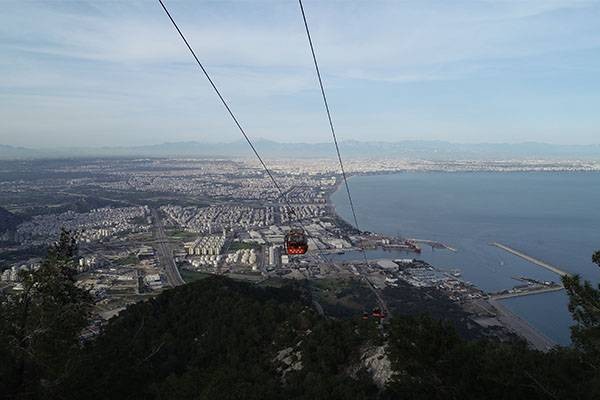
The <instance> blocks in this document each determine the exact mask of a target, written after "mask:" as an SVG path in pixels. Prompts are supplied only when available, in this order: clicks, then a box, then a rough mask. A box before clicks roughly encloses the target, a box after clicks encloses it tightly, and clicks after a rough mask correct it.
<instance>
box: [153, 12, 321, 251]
mask: <svg viewBox="0 0 600 400" xmlns="http://www.w3.org/2000/svg"><path fill="white" fill-rule="evenodd" d="M158 2H159V3H160V5H161V7H162V9H163V10H164V12H165V13H166V14H167V16H168V17H169V19H170V20H171V23H172V24H173V26H174V27H175V29H176V30H177V33H179V36H180V37H181V39H182V40H183V42H184V43H185V45H186V46H187V48H188V50H189V51H190V53H191V54H192V56H193V57H194V59H195V60H196V63H197V64H198V66H199V67H200V69H201V70H202V72H203V73H204V76H205V77H206V79H208V82H209V83H210V85H211V86H212V88H213V90H214V91H215V93H216V94H217V96H218V97H219V99H220V100H221V103H222V104H223V106H225V109H226V110H227V112H228V113H229V115H230V116H231V118H232V119H233V122H235V125H236V126H237V128H238V130H239V131H240V132H241V133H242V135H243V136H244V139H246V142H247V143H248V145H249V146H250V148H251V149H252V152H253V153H254V155H255V156H256V158H258V161H260V164H261V165H262V167H263V169H264V170H265V172H266V173H267V175H268V176H269V178H270V179H271V181H272V182H273V185H274V186H275V188H276V189H277V191H279V194H280V196H281V198H282V199H283V200H284V202H285V204H286V205H287V206H288V207H289V209H290V214H292V215H294V216H295V217H296V222H298V224H299V225H300V226H301V228H302V230H303V231H304V232H306V235H307V236H308V237H309V238H310V239H311V240H312V241H313V243H314V245H315V248H316V250H317V252H318V255H319V257H320V258H321V259H322V260H324V261H325V262H328V259H327V258H325V257H323V254H321V248H320V247H319V245H318V243H317V241H316V240H315V238H314V237H312V235H310V233H309V232H308V231H307V230H306V228H305V227H304V225H303V224H302V222H301V221H300V218H299V216H298V215H297V214H296V212H295V211H294V208H293V207H292V205H291V203H290V201H289V199H288V198H287V196H286V195H285V194H284V192H283V190H282V189H281V186H280V185H279V183H277V180H275V177H274V176H273V174H272V173H271V171H270V170H269V168H268V167H267V164H266V163H265V162H264V161H263V159H262V157H261V156H260V154H259V153H258V151H257V150H256V148H255V147H254V144H253V143H252V141H251V140H250V138H249V137H248V135H247V134H246V131H245V130H244V128H243V127H242V125H241V124H240V122H239V121H238V119H237V118H236V116H235V114H234V113H233V111H232V110H231V108H230V107H229V104H228V103H227V101H226V100H225V98H224V97H223V96H222V95H221V92H220V91H219V89H218V88H217V86H216V85H215V83H214V81H213V80H212V78H211V77H210V75H209V74H208V71H207V70H206V68H204V65H202V63H201V62H200V60H199V59H198V56H196V53H195V52H194V49H192V46H190V44H189V42H188V41H187V39H186V38H185V36H184V34H183V32H182V31H181V29H179V26H178V25H177V23H176V22H175V20H174V19H173V17H172V16H171V13H170V12H169V10H168V9H167V7H166V6H165V3H163V0H158Z"/></svg>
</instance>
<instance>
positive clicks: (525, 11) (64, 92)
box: [0, 0, 600, 147]
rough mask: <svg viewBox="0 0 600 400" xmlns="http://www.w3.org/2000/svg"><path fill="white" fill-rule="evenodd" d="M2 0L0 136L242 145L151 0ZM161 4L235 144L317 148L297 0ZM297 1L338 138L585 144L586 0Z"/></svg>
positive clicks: (592, 67)
mask: <svg viewBox="0 0 600 400" xmlns="http://www.w3.org/2000/svg"><path fill="white" fill-rule="evenodd" d="M0 2H1V6H2V13H0V77H1V78H0V144H11V145H22V146H36V147H52V146H64V145H76V146H82V145H83V146H85V145H89V146H99V145H135V144H142V143H147V144H153V143H162V142H168V141H171V142H172V141H184V140H199V141H203V140H206V141H212V142H219V141H233V140H238V139H240V134H239V132H238V131H236V129H235V126H234V125H233V123H232V122H231V120H230V119H229V117H228V116H227V114H226V113H225V111H224V110H223V108H222V106H221V105H220V104H219V102H218V100H217V98H216V97H215V95H214V93H213V92H212V91H211V89H210V87H209V86H208V83H207V82H206V81H205V78H204V77H203V76H202V75H201V74H200V73H199V71H198V70H197V66H195V64H194V63H193V60H192V59H191V56H190V55H189V54H188V53H187V50H186V49H185V47H184V45H183V43H181V41H180V39H179V38H178V36H177V34H176V32H175V31H174V30H173V28H172V26H171V25H170V22H169V20H168V19H167V17H166V16H165V15H164V14H163V12H162V9H161V8H160V6H159V4H158V2H157V1H139V2H135V1H103V0H99V1H91V2H84V1H43V2H35V1H24V0H18V1H11V0H0ZM165 2H166V4H167V6H168V7H169V8H170V9H171V12H172V14H173V16H174V18H175V19H176V20H177V21H178V23H179V25H180V27H181V28H182V30H183V31H184V33H185V34H186V35H187V36H188V39H189V40H190V42H191V44H192V46H193V47H194V48H195V49H196V52H197V54H198V56H199V57H200V59H201V60H202V61H203V63H204V64H205V66H206V67H207V69H208V70H209V72H210V73H211V74H212V75H213V76H214V79H215V81H216V82H217V85H218V86H219V87H220V88H221V90H222V92H223V94H224V95H225V97H226V98H227V99H228V100H229V101H230V103H231V106H232V108H233V110H234V111H235V112H236V114H237V115H238V116H239V118H240V120H241V121H242V124H243V125H244V126H245V128H246V129H247V131H248V133H249V135H250V136H251V137H253V138H267V139H274V140H280V141H307V142H319V141H327V140H329V139H330V136H329V132H328V126H327V121H326V118H325V114H324V111H323V109H322V103H321V99H320V94H319V92H318V86H317V82H316V78H315V75H314V71H313V67H312V61H311V59H310V53H309V49H308V45H307V42H306V37H305V36H304V35H305V34H304V31H303V25H302V19H301V15H300V12H299V7H298V4H297V2H296V1H295V0H289V1H288V0H280V1H232V2H228V1H214V2H207V1H178V0H165ZM305 9H306V12H307V15H308V19H309V23H310V25H311V28H312V33H313V40H314V41H315V45H316V48H317V56H318V57H319V60H320V64H321V69H322V72H323V74H324V80H325V85H326V89H327V91H328V97H329V100H330V105H331V108H332V112H333V117H334V122H335V124H336V126H337V130H338V135H339V138H340V139H342V140H344V139H355V140H387V141H395V140H404V139H424V140H449V141H453V142H522V141H540V142H549V143H564V144H567V143H568V144H586V143H600V111H599V106H600V22H599V21H600V2H575V1H559V0H557V1H551V0H548V1H518V2H517V1H514V2H511V1H483V0H482V1H477V2H464V1H435V2H428V1H414V2H413V1H352V2H351V1H337V2H334V1H319V2H313V1H309V0H305Z"/></svg>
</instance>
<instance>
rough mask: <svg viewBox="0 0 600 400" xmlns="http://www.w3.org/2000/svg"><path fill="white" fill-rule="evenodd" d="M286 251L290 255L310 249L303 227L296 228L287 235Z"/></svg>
mask: <svg viewBox="0 0 600 400" xmlns="http://www.w3.org/2000/svg"><path fill="white" fill-rule="evenodd" d="M285 251H286V252H287V254H290V255H294V254H304V253H306V252H307V251H308V241H307V240H306V235H305V234H304V231H303V230H302V229H297V228H294V229H292V230H291V231H289V232H288V233H287V235H285Z"/></svg>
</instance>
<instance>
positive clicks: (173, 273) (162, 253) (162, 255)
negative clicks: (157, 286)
mask: <svg viewBox="0 0 600 400" xmlns="http://www.w3.org/2000/svg"><path fill="white" fill-rule="evenodd" d="M152 222H153V224H154V237H155V239H156V241H155V243H156V250H157V251H158V259H159V261H160V265H161V266H162V268H163V271H164V273H165V276H166V277H167V281H168V282H169V285H171V286H173V287H175V286H179V285H183V284H185V281H184V280H183V278H182V277H181V275H180V274H179V269H178V268H177V265H175V260H174V259H173V251H172V250H171V246H170V245H169V240H168V238H167V234H166V233H165V227H164V226H163V224H162V221H161V219H160V215H159V214H158V211H157V210H154V209H153V210H152Z"/></svg>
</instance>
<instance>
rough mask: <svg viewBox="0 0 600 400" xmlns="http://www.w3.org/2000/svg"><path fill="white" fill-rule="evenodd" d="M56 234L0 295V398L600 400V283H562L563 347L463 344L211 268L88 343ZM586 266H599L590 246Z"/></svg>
mask: <svg viewBox="0 0 600 400" xmlns="http://www.w3.org/2000/svg"><path fill="white" fill-rule="evenodd" d="M75 250H76V249H75V245H74V241H73V240H72V239H70V238H69V235H68V233H63V235H62V236H61V241H60V242H59V243H58V244H57V245H55V246H53V247H52V248H51V249H50V250H49V252H48V258H47V259H46V261H45V262H44V264H43V266H42V268H41V269H40V270H38V271H36V272H34V273H32V274H31V275H30V276H25V277H24V279H25V280H24V290H23V291H22V292H19V293H17V294H3V295H2V299H1V300H0V311H1V312H0V377H1V378H2V379H0V393H2V395H3V396H4V398H12V399H37V398H44V399H307V400H308V399H344V400H345V399H507V400H508V399H598V398H600V373H599V372H598V371H599V370H600V369H599V368H600V351H599V349H600V346H599V344H600V335H599V332H600V314H599V313H598V309H600V307H599V306H600V301H599V300H600V295H599V293H600V291H599V290H598V289H596V288H593V287H592V286H591V285H589V284H585V283H582V282H580V281H579V280H578V278H568V279H565V281H564V283H565V286H566V288H567V291H568V293H569V295H570V297H571V303H570V308H571V310H572V311H573V313H574V316H575V319H576V321H578V325H577V327H576V329H574V332H573V340H574V347H573V348H559V349H556V350H554V351H551V352H549V353H541V352H538V351H533V350H530V349H528V348H527V347H526V345H525V344H524V343H522V342H514V343H499V342H494V341H483V340H467V339H464V338H462V337H461V336H459V335H458V334H457V333H456V330H455V329H454V328H452V327H450V325H449V324H448V323H447V322H445V321H444V318H443V317H442V318H441V319H432V318H430V317H427V316H411V317H394V318H391V320H390V322H389V323H386V324H384V326H383V327H379V325H378V323H377V322H376V321H374V320H373V319H369V320H363V319H360V318H356V319H352V318H340V319H331V318H327V317H323V316H320V315H319V314H318V313H317V312H316V311H314V310H313V309H312V307H311V300H312V299H311V297H310V296H311V295H310V291H309V290H307V289H306V286H305V285H302V284H293V283H290V284H289V285H284V286H283V287H280V288H274V287H268V286H266V287H259V286H256V285H252V284H249V283H242V282H237V281H234V280H231V279H228V278H224V277H218V276H214V277H210V278H207V279H204V280H201V281H197V282H194V283H191V284H187V285H184V286H180V287H177V288H175V289H172V290H168V291H166V292H164V293H162V294H160V295H159V296H157V297H156V298H154V299H151V300H147V301H145V302H141V303H138V304H135V305H132V306H130V307H128V308H127V309H125V310H124V311H123V312H122V313H121V314H120V315H118V316H117V317H114V318H113V319H111V320H110V322H109V323H108V325H107V326H106V327H105V329H104V330H103V332H102V333H101V334H100V335H99V336H98V337H96V338H95V339H93V340H91V341H88V342H86V343H81V342H79V341H78V340H77V339H78V336H79V332H81V329H82V328H83V327H84V326H85V324H86V318H87V316H88V315H89V314H88V313H89V310H90V309H89V305H90V298H89V297H88V296H87V295H86V293H85V291H83V290H81V289H79V288H77V287H76V285H75V280H74V274H73V272H72V271H73V270H72V265H73V260H74V259H75V257H76V253H75ZM595 261H597V262H599V263H600V257H599V256H598V255H597V256H596V258H595Z"/></svg>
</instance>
